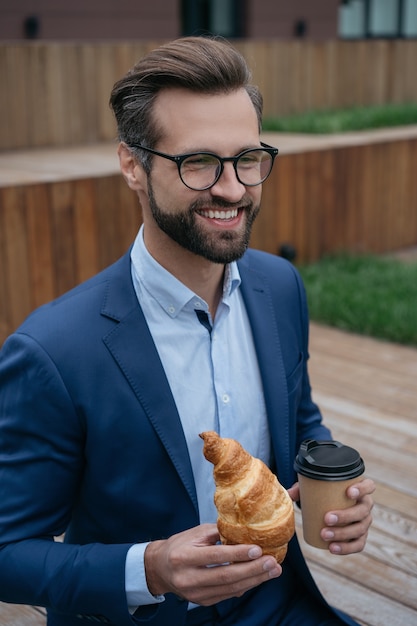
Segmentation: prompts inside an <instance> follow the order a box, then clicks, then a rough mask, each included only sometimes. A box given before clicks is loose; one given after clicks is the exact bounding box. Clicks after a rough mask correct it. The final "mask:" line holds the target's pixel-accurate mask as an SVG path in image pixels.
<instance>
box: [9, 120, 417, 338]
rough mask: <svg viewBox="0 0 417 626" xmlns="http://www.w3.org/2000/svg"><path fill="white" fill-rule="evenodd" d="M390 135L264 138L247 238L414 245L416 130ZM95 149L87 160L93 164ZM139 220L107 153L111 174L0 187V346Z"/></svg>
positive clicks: (314, 244)
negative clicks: (294, 144) (339, 140)
mask: <svg viewBox="0 0 417 626" xmlns="http://www.w3.org/2000/svg"><path fill="white" fill-rule="evenodd" d="M398 133H399V134H400V131H398ZM395 134H396V133H395V131H392V132H391V135H392V137H391V138H390V139H388V138H386V137H385V138H383V139H381V137H380V134H379V133H371V134H370V136H369V138H368V141H367V140H366V138H364V137H363V135H360V136H361V138H362V139H361V140H360V141H355V142H353V141H352V139H350V142H349V143H346V144H345V145H343V144H341V145H331V143H329V145H328V146H326V145H320V146H319V147H316V148H314V147H311V146H310V147H309V149H307V150H306V149H303V147H302V146H299V148H298V149H297V150H290V149H289V146H288V144H286V139H285V136H280V135H277V136H274V137H272V136H271V135H268V136H267V139H268V141H270V142H271V143H274V144H276V145H278V146H279V147H281V148H282V152H281V154H280V156H279V157H278V159H277V162H276V166H275V167H274V170H273V172H272V174H271V177H270V178H269V179H268V181H267V183H265V185H264V192H263V204H262V210H261V212H260V215H259V217H258V219H257V221H256V223H255V227H254V231H253V235H252V241H251V245H252V246H253V247H256V248H259V249H263V250H266V251H268V252H271V253H273V254H276V253H277V252H278V249H279V247H280V245H281V244H283V243H290V244H291V245H293V246H295V248H296V250H297V252H298V257H297V261H298V262H304V261H311V260H315V259H318V258H320V257H321V256H322V255H323V254H325V253H330V252H335V251H340V250H354V251H359V252H373V253H384V252H389V251H392V250H396V249H400V248H404V247H408V246H413V245H416V244H417V176H416V167H415V164H416V163H417V127H412V128H410V130H407V132H406V133H404V132H403V133H402V136H400V137H398V138H395ZM287 141H288V139H287ZM328 141H329V142H331V140H330V139H329V140H328ZM113 149H115V148H114V146H112V147H111V150H113ZM102 151H103V150H102V148H100V147H98V148H97V154H96V157H95V158H94V157H92V160H93V161H95V162H96V163H95V169H96V170H97V162H99V161H100V153H101V152H102ZM51 152H52V154H51V159H53V158H54V154H55V152H54V151H51ZM34 158H35V159H36V155H35V156H34ZM68 158H69V157H68ZM71 158H72V159H77V152H76V151H74V150H73V151H71ZM0 163H1V161H0ZM25 164H27V161H26V160H25ZM69 170H71V163H69ZM140 222H141V215H140V208H139V206H138V201H137V197H136V195H135V194H134V193H133V192H132V191H130V190H129V188H128V187H127V185H126V183H125V181H124V180H123V179H122V177H121V176H120V174H118V173H117V161H116V160H115V167H114V173H111V172H108V173H107V174H104V175H101V176H100V175H98V174H95V175H94V176H92V175H91V176H90V177H87V178H83V177H80V176H78V177H72V180H69V179H68V178H67V179H65V177H64V176H62V177H61V179H60V180H58V179H57V177H56V176H55V178H54V179H50V182H45V180H44V173H42V178H40V180H39V182H37V183H35V182H33V183H31V184H19V183H18V182H16V184H14V185H4V186H3V187H1V186H0V344H1V342H2V341H3V340H4V338H5V337H6V336H7V335H8V334H9V333H10V332H11V331H12V330H13V329H14V328H15V327H16V326H17V325H18V324H19V323H20V322H21V321H22V320H23V318H24V317H25V316H26V315H27V314H28V313H29V312H30V311H31V310H32V309H33V308H35V307H36V306H38V305H40V304H42V303H44V302H46V301H48V300H51V299H52V298H54V297H56V296H57V295H59V294H61V293H63V292H64V291H66V290H67V289H70V288H71V287H72V286H74V285H75V284H77V283H79V282H80V281H82V280H84V279H86V278H88V277H89V276H91V275H93V274H95V273H96V272H98V271H99V270H100V269H101V268H103V267H104V266H106V265H108V264H109V263H111V262H112V261H113V260H115V259H116V258H118V256H120V255H121V254H123V252H125V251H126V250H127V248H128V246H129V245H130V243H131V242H132V241H133V239H134V236H135V234H136V232H137V229H138V227H139V225H140Z"/></svg>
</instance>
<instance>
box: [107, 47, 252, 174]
mask: <svg viewBox="0 0 417 626" xmlns="http://www.w3.org/2000/svg"><path fill="white" fill-rule="evenodd" d="M250 80H251V73H250V70H249V68H248V66H247V64H246V61H245V59H244V58H243V56H242V55H241V54H240V53H239V52H238V51H237V50H236V49H235V48H233V47H232V46H231V45H230V44H229V43H227V42H226V41H224V40H221V39H218V38H207V37H184V38H181V39H177V40H175V41H172V42H170V43H167V44H165V45H162V46H161V47H159V48H157V49H156V50H153V51H152V52H150V53H149V54H147V55H146V56H144V57H143V58H142V59H141V60H140V61H139V62H138V63H137V64H136V65H135V66H134V67H133V68H132V69H131V70H129V72H128V73H127V74H126V76H124V77H123V78H122V79H120V80H119V81H118V82H117V83H116V84H115V85H114V87H113V90H112V92H111V96H110V106H111V108H112V109H113V112H114V115H115V117H116V121H117V127H118V133H119V139H120V141H124V142H126V144H127V145H132V144H142V145H143V146H146V147H147V148H153V147H155V145H156V143H157V141H158V140H159V139H160V130H159V129H158V128H157V127H156V125H155V123H154V121H153V119H152V111H153V103H154V101H155V98H156V96H157V95H158V93H159V92H160V91H161V90H162V89H167V88H173V87H182V88H185V89H189V90H190V91H195V92H198V93H207V94H216V93H229V92H231V91H235V90H237V89H241V88H244V89H246V91H247V93H248V94H249V96H250V98H251V100H252V103H253V106H254V108H255V111H256V114H257V117H258V122H259V129H260V128H261V121H262V104H263V103H262V96H261V94H260V92H259V89H258V88H257V87H256V86H255V85H252V84H251V83H250ZM141 157H142V162H143V164H144V165H145V166H146V165H147V163H146V161H147V159H146V158H144V153H143V152H142V155H141Z"/></svg>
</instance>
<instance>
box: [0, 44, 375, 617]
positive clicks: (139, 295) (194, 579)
mask: <svg viewBox="0 0 417 626" xmlns="http://www.w3.org/2000/svg"><path fill="white" fill-rule="evenodd" d="M111 106H112V108H113V111H114V113H115V116H116V120H117V124H118V132H119V138H120V143H119V148H118V153H119V158H120V166H121V172H122V174H123V176H124V178H125V180H126V182H127V184H128V185H129V187H130V188H131V189H133V190H134V191H135V192H136V193H137V196H138V200H139V203H140V206H141V210H142V215H143V225H142V227H141V229H140V231H139V233H138V235H137V237H136V239H135V242H134V243H133V246H132V248H131V249H130V250H129V251H128V252H127V253H126V255H125V256H124V257H123V258H122V259H120V260H119V261H118V262H116V263H115V264H114V265H113V266H111V267H109V268H107V269H105V270H104V271H103V272H101V273H100V274H99V275H98V276H96V277H94V278H92V279H91V280H89V281H87V282H86V283H84V284H83V285H80V286H78V287H76V288H75V289H74V290H72V291H71V292H69V293H68V294H66V295H64V296H63V297H62V298H60V299H58V300H57V301H55V302H53V303H51V304H49V305H46V306H45V307H43V308H41V309H39V310H38V311H36V312H34V313H33V314H32V315H31V316H30V317H29V318H28V319H27V320H26V321H25V322H24V324H23V325H22V326H21V327H20V328H19V329H18V330H17V331H16V332H15V333H14V334H13V335H12V336H11V337H10V338H9V339H8V340H7V341H6V343H5V345H4V347H3V349H2V352H1V354H0V476H1V481H0V600H3V601H6V602H21V603H25V604H33V605H40V606H45V607H47V609H48V625H49V626H78V625H79V626H82V624H90V623H91V622H96V623H100V622H102V623H106V624H113V625H114V626H129V625H132V624H142V623H146V624H148V625H149V626H167V625H171V624H172V625H173V626H192V625H194V626H214V625H221V626H231V625H241V626H278V625H280V626H296V625H298V624H299V625H302V626H331V625H333V626H336V625H342V624H350V625H353V624H355V622H354V621H353V620H352V619H351V618H349V617H348V616H346V615H342V614H341V613H340V612H338V611H336V610H334V609H332V608H331V607H329V606H328V605H327V603H326V602H325V600H324V599H323V597H322V596H321V594H320V592H319V591H318V589H317V587H316V585H315V583H314V581H313V579H312V577H311V575H310V573H309V571H308V568H307V565H306V562H305V560H304V558H303V556H302V554H301V551H300V548H299V545H298V542H297V538H296V537H294V538H293V540H292V541H291V542H290V545H289V550H288V555H287V557H286V559H285V561H284V562H283V564H282V566H280V565H278V564H277V562H276V561H275V559H274V558H273V557H271V556H263V555H262V551H261V549H260V548H259V547H258V546H256V545H221V544H220V543H219V539H220V537H219V534H218V531H217V527H216V517H217V514H216V509H215V506H214V502H213V494H214V481H213V475H212V467H211V464H210V463H208V462H207V461H206V460H205V458H204V456H203V452H202V446H203V442H202V440H201V439H200V437H199V433H201V432H202V431H209V430H215V431H217V432H218V433H219V434H221V435H222V436H224V437H232V438H234V439H237V440H238V441H239V442H240V443H241V444H242V445H243V446H244V447H245V448H246V449H247V450H248V451H249V452H250V453H251V454H253V455H254V456H256V457H258V458H260V459H262V460H263V461H264V462H265V463H266V464H267V465H268V466H269V467H270V468H271V469H272V470H273V471H274V472H276V473H277V475H278V476H279V479H280V482H281V483H282V484H283V485H284V486H285V487H286V488H287V489H288V491H289V493H290V495H291V497H292V499H293V500H295V501H297V500H298V497H299V490H298V485H297V483H295V474H294V469H293V460H294V457H295V455H296V452H297V450H298V447H299V444H300V442H301V441H302V440H304V439H307V438H315V439H329V438H331V435H330V432H329V431H328V429H327V428H326V427H325V426H324V425H323V423H322V418H321V414H320V412H319V409H318V408H317V406H316V405H315V404H314V403H313V401H312V398H311V392H310V385H309V379H308V371H307V360H308V345H307V342H308V316H307V307H306V301H305V294H304V290H303V286H302V283H301V280H300V277H299V275H298V273H297V271H296V270H295V268H294V267H293V266H292V265H291V264H289V263H287V262H286V261H284V260H283V259H279V258H277V257H274V256H272V255H268V254H266V253H263V252H260V251H255V250H250V249H248V244H249V239H250V233H251V227H252V224H253V221H254V219H255V218H256V215H257V214H258V211H259V210H260V203H261V189H262V183H263V182H264V181H265V180H266V179H267V178H268V176H269V174H270V172H271V170H272V167H273V164H274V159H275V158H276V156H277V154H278V150H277V149H276V148H273V147H271V146H267V145H265V144H263V143H261V141H260V129H261V116H262V98H261V96H260V94H259V91H258V89H257V88H256V87H254V86H253V85H251V83H250V74H249V70H248V68H247V65H246V63H245V61H244V59H243V58H242V56H241V55H240V54H239V53H238V52H237V51H236V50H235V49H234V48H233V47H232V46H230V45H229V44H227V43H226V42H222V41H219V40H215V39H208V38H193V37H191V38H184V39H180V40H177V41H174V42H171V43H169V44H166V45H164V46H162V47H160V48H158V49H156V50H154V51H152V52H150V53H149V54H148V55H147V56H145V57H144V58H143V59H141V60H140V61H139V62H138V64H137V65H136V66H135V67H134V68H133V69H132V70H131V71H130V72H128V74H127V75H126V76H124V77H123V78H122V79H121V80H120V81H119V82H118V83H116V85H115V86H114V88H113V91H112V94H111ZM120 210H123V207H121V209H120ZM277 210H279V207H277ZM373 490H374V484H373V482H372V481H371V480H368V479H364V480H360V481H358V483H357V484H355V485H353V486H351V487H350V488H349V489H348V496H349V497H350V498H352V500H354V501H355V504H354V505H353V506H352V507H351V508H350V509H348V510H345V511H329V512H328V513H327V514H326V516H325V518H324V519H323V530H322V537H323V539H325V540H326V541H328V545H329V550H330V552H332V553H333V554H339V555H348V554H351V553H354V552H358V551H360V550H362V549H363V547H364V545H365V542H366V537H367V532H368V528H369V525H370V523H371V508H372V498H371V494H372V492H373ZM62 533H65V541H64V543H60V542H54V540H53V538H54V536H57V535H60V534H62Z"/></svg>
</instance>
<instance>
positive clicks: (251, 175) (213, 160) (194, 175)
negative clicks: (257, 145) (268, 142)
mask: <svg viewBox="0 0 417 626" xmlns="http://www.w3.org/2000/svg"><path fill="white" fill-rule="evenodd" d="M271 169H272V156H271V155H270V153H269V152H267V151H266V150H249V151H247V152H244V153H243V154H242V155H241V156H240V157H239V158H238V159H237V160H236V161H235V171H236V174H237V177H238V179H239V181H240V182H241V183H242V184H243V185H248V186H254V185H259V184H260V183H262V182H263V181H264V180H265V179H266V178H267V177H268V176H269V174H270V172H271ZM221 170H222V164H221V161H220V160H219V159H218V158H217V157H216V156H214V155H211V154H204V153H201V154H194V155H192V156H189V157H188V158H186V159H184V161H183V162H182V163H181V168H180V174H181V178H182V180H183V182H184V184H185V185H187V187H191V188H192V189H195V190H203V189H208V188H209V187H211V186H212V185H214V184H215V183H216V181H217V179H218V178H219V175H220V172H221Z"/></svg>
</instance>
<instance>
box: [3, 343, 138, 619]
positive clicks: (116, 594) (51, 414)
mask: <svg viewBox="0 0 417 626" xmlns="http://www.w3.org/2000/svg"><path fill="white" fill-rule="evenodd" d="M85 436H86V433H85V425H84V424H83V421H82V419H81V417H80V415H78V413H77V410H76V407H75V406H74V403H73V400H72V399H71V397H70V395H69V393H68V392H67V389H66V388H65V385H64V383H63V381H62V379H61V377H60V375H59V372H58V370H57V368H56V367H55V365H54V363H53V362H52V360H51V359H50V358H49V356H48V354H46V352H45V351H44V350H43V349H42V348H41V346H39V345H38V344H37V343H36V341H34V340H33V339H31V338H30V337H28V336H25V335H23V334H20V335H19V334H16V335H13V336H12V337H11V338H9V340H8V341H7V342H6V343H5V345H4V347H3V349H2V351H1V353H0V600H2V601H5V602H12V603H23V604H33V605H38V606H45V607H48V608H50V609H53V610H56V611H58V612H62V613H66V614H70V615H103V616H105V619H104V620H103V621H105V620H106V619H107V620H110V621H111V622H114V623H117V624H118V625H119V626H125V625H126V626H127V625H131V624H132V623H135V619H134V618H132V617H131V616H130V614H129V611H128V606H127V601H126V589H125V563H126V555H127V552H128V550H129V548H130V546H131V544H126V545H124V544H116V545H104V544H100V543H94V544H87V545H70V544H65V543H62V542H59V541H55V540H54V537H57V536H59V535H61V534H62V533H64V532H65V529H66V527H67V525H68V522H69V520H70V517H71V512H72V508H73V505H74V502H75V501H76V499H77V495H78V490H79V486H80V482H81V480H82V475H83V467H84V456H83V447H84V438H85Z"/></svg>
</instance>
